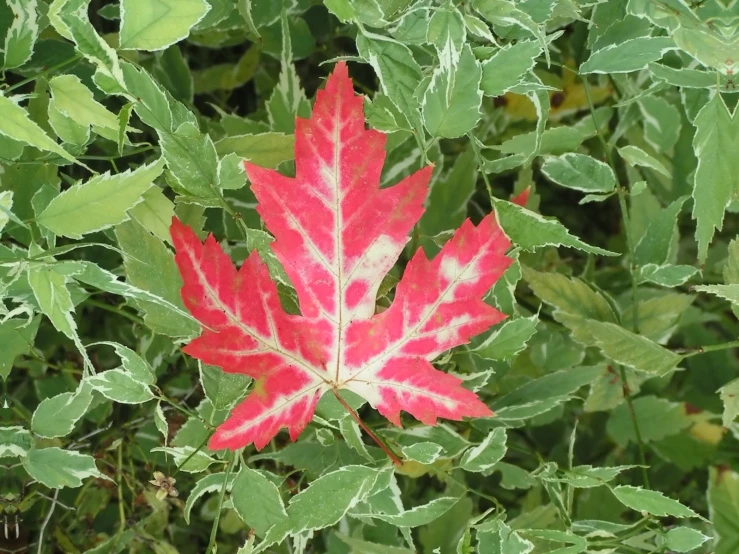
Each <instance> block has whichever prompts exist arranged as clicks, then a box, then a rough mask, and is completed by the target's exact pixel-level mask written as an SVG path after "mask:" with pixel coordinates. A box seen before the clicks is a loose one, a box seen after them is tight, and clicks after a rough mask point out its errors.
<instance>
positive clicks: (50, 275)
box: [28, 266, 92, 369]
mask: <svg viewBox="0 0 739 554" xmlns="http://www.w3.org/2000/svg"><path fill="white" fill-rule="evenodd" d="M28 283H29V284H30V285H31V290H32V291H33V295H34V297H35V298H36V302H38V305H39V308H40V309H41V311H42V312H43V314H44V315H46V317H48V318H49V320H50V321H51V323H52V324H53V325H54V327H55V328H56V330H57V331H59V332H60V333H64V335H66V336H67V337H68V338H70V339H72V340H73V341H74V344H75V346H77V349H78V350H79V352H80V354H81V355H82V358H83V360H84V362H85V367H86V368H87V369H89V368H92V364H91V363H90V360H89V358H88V357H87V352H86V350H85V347H84V346H82V342H81V341H80V338H79V336H78V335H77V323H76V322H75V321H74V318H73V317H72V314H73V313H74V302H72V296H71V294H70V293H69V289H68V288H67V277H66V276H65V275H62V274H60V273H57V272H56V271H54V268H53V266H52V267H47V266H36V267H33V268H31V269H29V270H28Z"/></svg>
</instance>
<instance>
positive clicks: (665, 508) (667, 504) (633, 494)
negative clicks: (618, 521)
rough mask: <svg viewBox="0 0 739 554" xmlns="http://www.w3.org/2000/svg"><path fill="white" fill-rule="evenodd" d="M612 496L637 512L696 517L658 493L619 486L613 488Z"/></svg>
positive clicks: (680, 505) (689, 510) (688, 509)
mask: <svg viewBox="0 0 739 554" xmlns="http://www.w3.org/2000/svg"><path fill="white" fill-rule="evenodd" d="M612 490H613V494H614V495H615V496H616V498H618V499H619V501H620V502H621V503H622V504H623V505H624V506H626V507H628V508H631V509H632V510H636V511H637V512H647V513H648V514H652V515H655V516H662V517H664V516H672V517H680V518H682V517H698V514H696V513H695V512H694V511H693V510H691V509H690V508H688V507H686V506H683V505H682V504H680V502H678V501H677V500H673V499H672V498H668V497H666V496H664V495H663V494H662V493H661V492H659V491H651V490H647V489H642V488H640V487H632V486H629V485H621V486H618V487H615V488H614V489H612Z"/></svg>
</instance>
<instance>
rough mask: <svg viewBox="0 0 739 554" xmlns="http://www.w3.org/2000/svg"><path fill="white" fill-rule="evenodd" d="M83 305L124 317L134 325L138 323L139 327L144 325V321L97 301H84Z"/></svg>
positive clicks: (89, 299)
mask: <svg viewBox="0 0 739 554" xmlns="http://www.w3.org/2000/svg"><path fill="white" fill-rule="evenodd" d="M85 303H86V304H89V305H90V306H95V307H96V308H100V309H101V310H106V311H108V312H112V313H114V314H118V315H119V316H121V317H125V318H126V319H128V320H130V321H133V322H134V323H138V324H139V325H143V324H144V320H143V319H141V318H140V317H139V316H137V315H134V314H132V313H130V312H127V311H126V310H122V309H120V308H116V307H115V306H111V305H110V304H106V303H105V302H100V301H98V300H94V299H92V298H88V299H87V300H85Z"/></svg>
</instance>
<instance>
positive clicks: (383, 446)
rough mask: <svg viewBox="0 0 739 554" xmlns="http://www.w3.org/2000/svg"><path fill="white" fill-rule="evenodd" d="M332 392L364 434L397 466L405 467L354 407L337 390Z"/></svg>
mask: <svg viewBox="0 0 739 554" xmlns="http://www.w3.org/2000/svg"><path fill="white" fill-rule="evenodd" d="M332 391H333V393H334V396H336V399H337V400H338V401H339V404H341V405H342V406H344V408H346V411H347V412H349V413H350V414H351V416H352V417H353V418H354V421H356V422H357V423H358V424H359V426H360V427H361V428H362V429H364V432H365V433H367V434H368V435H369V436H370V437H371V438H372V440H373V441H375V442H376V443H377V445H378V446H379V447H380V448H381V449H382V451H383V452H384V453H385V454H387V455H388V457H389V458H390V459H391V460H392V461H393V463H394V464H395V465H396V466H398V467H400V466H402V465H403V462H402V461H401V460H400V458H398V457H397V456H396V455H395V454H394V453H393V451H392V450H390V447H389V446H388V445H386V444H385V443H384V442H383V441H382V439H380V437H378V436H377V435H375V434H374V433H373V432H372V429H370V428H369V427H367V425H365V423H364V421H362V420H361V418H360V417H359V416H358V415H357V412H355V411H354V410H352V407H351V406H349V404H347V403H346V401H345V400H344V399H343V398H341V395H339V393H338V391H337V390H336V389H332Z"/></svg>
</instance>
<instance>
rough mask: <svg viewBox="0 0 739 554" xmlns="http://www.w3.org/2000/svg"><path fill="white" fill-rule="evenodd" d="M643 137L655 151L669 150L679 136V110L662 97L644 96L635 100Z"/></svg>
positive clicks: (680, 124)
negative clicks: (640, 117)
mask: <svg viewBox="0 0 739 554" xmlns="http://www.w3.org/2000/svg"><path fill="white" fill-rule="evenodd" d="M637 105H638V106H639V110H640V111H641V113H642V124H643V126H644V138H645V140H646V141H647V143H649V145H650V146H651V147H652V148H654V149H655V150H656V151H657V152H670V151H671V150H672V147H673V146H675V143H676V142H677V140H678V138H679V137H680V127H681V126H682V123H681V122H682V120H681V118H680V111H679V110H678V109H677V108H676V107H675V106H673V105H672V104H670V103H669V102H668V101H667V100H665V99H664V98H660V97H656V96H645V97H644V98H640V99H639V101H638V102H637Z"/></svg>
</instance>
